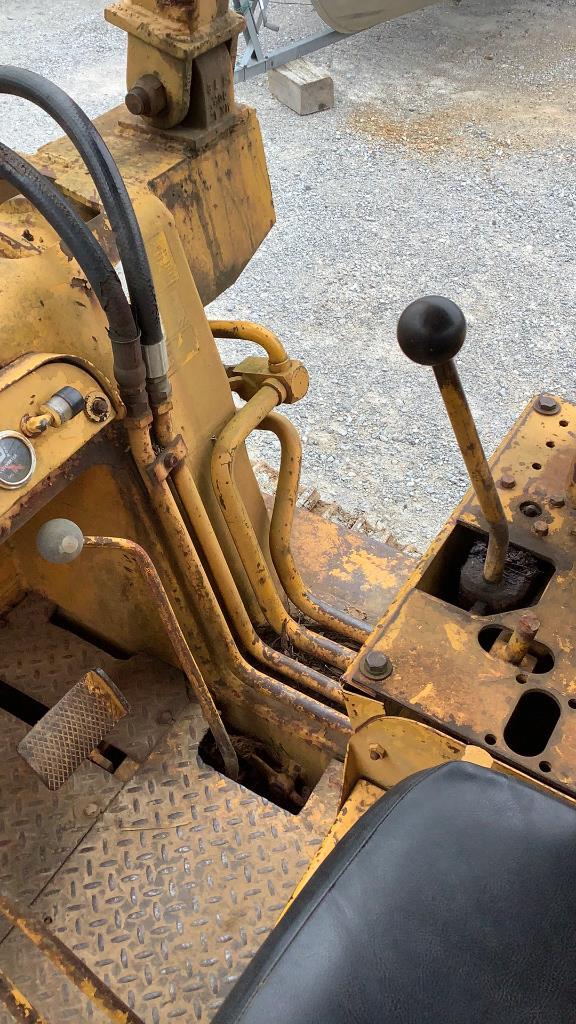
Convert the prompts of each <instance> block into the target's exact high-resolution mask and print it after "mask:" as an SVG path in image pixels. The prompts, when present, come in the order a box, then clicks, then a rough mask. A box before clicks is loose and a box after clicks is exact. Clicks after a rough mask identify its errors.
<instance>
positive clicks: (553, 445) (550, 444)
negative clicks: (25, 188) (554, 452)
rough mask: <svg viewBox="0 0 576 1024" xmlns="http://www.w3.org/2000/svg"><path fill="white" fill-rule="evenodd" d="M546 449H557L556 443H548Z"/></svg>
mask: <svg viewBox="0 0 576 1024" xmlns="http://www.w3.org/2000/svg"><path fill="white" fill-rule="evenodd" d="M546 447H547V448H555V447H556V443H555V442H554V441H546Z"/></svg>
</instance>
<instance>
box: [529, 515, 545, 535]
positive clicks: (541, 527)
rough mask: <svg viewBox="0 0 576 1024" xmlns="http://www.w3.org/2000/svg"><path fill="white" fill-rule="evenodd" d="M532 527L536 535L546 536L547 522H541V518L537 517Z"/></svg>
mask: <svg viewBox="0 0 576 1024" xmlns="http://www.w3.org/2000/svg"><path fill="white" fill-rule="evenodd" d="M532 529H533V530H534V533H535V534H536V536H537V537H547V536H548V523H545V522H543V520H542V519H539V520H538V522H537V523H534V526H533V527H532Z"/></svg>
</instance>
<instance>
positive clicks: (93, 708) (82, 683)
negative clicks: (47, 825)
mask: <svg viewBox="0 0 576 1024" xmlns="http://www.w3.org/2000/svg"><path fill="white" fill-rule="evenodd" d="M129 710H130V708H129V705H128V701H127V700H126V699H125V697H124V696H123V695H122V694H121V693H120V690H119V689H118V688H117V687H116V686H115V685H114V683H113V682H112V680H111V679H110V678H109V677H108V676H107V675H106V673H105V672H103V671H102V670H101V669H100V670H98V669H96V670H94V671H90V672H86V674H85V675H84V676H83V677H82V679H79V680H78V682H77V683H76V684H75V685H74V686H73V687H72V689H71V690H68V693H65V694H64V696H63V697H61V698H60V700H59V701H58V703H57V704H55V705H54V707H52V708H50V710H49V711H47V712H46V714H45V715H43V716H42V718H41V719H40V721H38V722H37V723H36V725H35V726H33V728H32V729H30V732H28V733H27V734H26V736H25V737H24V739H23V740H21V742H20V743H19V744H18V753H19V754H20V757H23V758H24V760H25V761H26V763H27V764H29V765H30V767H31V768H32V770H33V771H35V772H36V774H37V775H38V776H39V777H40V778H41V779H42V782H43V783H44V785H45V786H47V788H48V789H51V790H56V789H60V787H61V786H63V785H64V783H65V782H67V781H68V779H69V778H70V776H71V775H72V773H73V772H75V771H76V769H77V768H79V767H80V765H81V764H82V762H83V761H85V760H86V758H88V757H89V756H90V754H91V753H92V751H93V750H95V749H96V747H97V746H98V744H99V743H101V742H102V740H103V739H104V737H105V736H107V735H108V733H109V732H110V731H111V730H112V729H113V727H114V726H115V725H116V724H117V723H118V722H119V721H120V719H122V718H124V716H125V715H126V714H127V713H128V711H129Z"/></svg>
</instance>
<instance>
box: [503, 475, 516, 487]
mask: <svg viewBox="0 0 576 1024" xmlns="http://www.w3.org/2000/svg"><path fill="white" fill-rule="evenodd" d="M500 487H502V488H503V490H505V491H511V490H512V488H513V487H516V480H515V479H514V477H513V476H512V473H502V476H501V477H500Z"/></svg>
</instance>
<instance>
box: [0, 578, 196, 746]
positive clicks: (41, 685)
mask: <svg viewBox="0 0 576 1024" xmlns="http://www.w3.org/2000/svg"><path fill="white" fill-rule="evenodd" d="M52 619H54V621H51V620H52ZM59 622H60V619H59V618H58V617H57V616H56V615H55V608H54V605H53V604H51V603H50V602H49V601H46V600H45V598H43V597H40V596H39V595H36V594H29V595H28V596H27V597H26V598H25V599H24V600H23V601H22V602H21V603H20V604H19V605H18V606H17V607H16V608H14V609H13V611H11V612H10V613H9V614H8V615H7V616H6V618H5V619H3V620H2V619H0V644H1V652H2V657H1V661H0V679H1V680H3V681H4V682H6V683H9V684H10V685H11V686H14V687H16V688H17V689H18V690H20V691H22V692H23V693H26V694H27V695H29V696H30V697H33V698H34V699H35V700H38V701H40V702H41V703H43V704H45V705H47V706H48V707H52V706H53V705H54V704H56V702H57V701H59V700H60V699H61V698H62V697H63V696H64V695H65V694H66V693H67V692H68V690H69V689H70V687H71V686H73V685H74V683H76V682H77V680H78V679H79V677H80V676H81V675H83V674H84V673H85V672H87V671H89V670H90V669H92V668H95V667H98V668H101V669H103V670H104V671H105V672H106V673H107V675H109V676H110V678H111V679H113V680H114V682H115V684H116V686H117V687H118V688H119V690H121V692H122V693H123V694H124V696H125V697H126V700H127V701H128V703H129V704H130V708H131V712H130V714H129V715H127V716H126V717H125V718H123V719H122V721H120V722H119V723H118V725H116V727H115V728H114V730H113V733H112V734H111V736H110V741H111V742H113V743H114V744H115V745H116V746H117V747H119V748H120V749H121V750H123V751H124V753H125V754H127V755H128V756H129V757H131V758H133V759H134V760H135V761H143V760H145V758H146V757H147V756H148V754H149V753H150V751H151V750H152V749H153V747H154V745H155V744H156V742H157V740H158V739H159V737H160V736H161V735H162V734H163V733H164V732H165V731H166V729H167V728H169V726H170V725H171V724H172V723H173V722H174V721H175V719H176V717H177V716H178V713H179V712H180V710H181V709H182V708H184V707H186V704H187V703H188V698H187V696H186V688H185V683H184V677H183V676H182V673H181V672H180V671H179V670H178V669H176V668H174V667H173V666H172V665H167V664H166V663H165V662H161V661H159V660H158V659H157V658H153V657H149V656H148V655H145V654H137V655H134V657H130V658H123V657H119V656H118V655H117V653H116V652H114V653H109V652H107V651H103V650H101V648H100V647H98V646H97V640H94V641H93V642H92V641H91V640H89V639H87V638H86V637H83V636H79V635H78V634H77V633H75V632H71V631H70V629H68V628H66V625H65V624H60V625H59V624H58V623H59ZM31 637H33V638H34V643H33V645H31V643H30V638H31Z"/></svg>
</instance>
